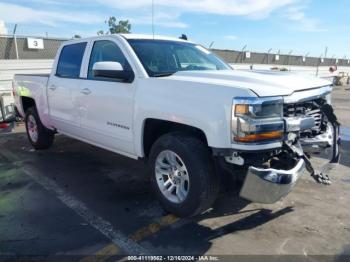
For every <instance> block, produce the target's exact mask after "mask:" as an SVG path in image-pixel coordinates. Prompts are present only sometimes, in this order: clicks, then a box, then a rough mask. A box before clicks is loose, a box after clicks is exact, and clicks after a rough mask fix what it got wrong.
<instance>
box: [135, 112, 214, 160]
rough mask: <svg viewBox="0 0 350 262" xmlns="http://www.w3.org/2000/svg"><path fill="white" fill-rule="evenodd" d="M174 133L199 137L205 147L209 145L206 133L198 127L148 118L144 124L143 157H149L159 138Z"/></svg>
mask: <svg viewBox="0 0 350 262" xmlns="http://www.w3.org/2000/svg"><path fill="white" fill-rule="evenodd" d="M172 132H183V133H187V134H189V135H192V136H194V137H197V138H198V139H199V140H200V141H202V142H203V143H204V144H205V145H208V140H207V136H206V134H205V132H204V131H203V130H202V129H200V128H198V127H194V126H191V125H187V124H183V123H178V122H174V121H169V120H163V119H156V118H147V119H145V121H144V124H143V132H142V141H141V147H142V153H143V156H144V157H146V158H147V157H148V156H149V153H150V150H151V148H152V145H153V144H154V142H155V141H156V140H157V139H158V138H159V137H161V136H162V135H165V134H168V133H172Z"/></svg>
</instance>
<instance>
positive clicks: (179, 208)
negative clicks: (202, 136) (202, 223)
mask: <svg viewBox="0 0 350 262" xmlns="http://www.w3.org/2000/svg"><path fill="white" fill-rule="evenodd" d="M150 166H151V169H152V172H151V182H152V186H153V189H154V191H155V193H156V195H157V196H158V199H159V200H160V202H161V204H162V205H163V207H164V208H165V209H166V210H167V211H169V212H171V213H174V214H175V215H178V216H181V217H187V216H192V215H196V214H199V213H202V212H203V211H205V210H207V209H208V208H209V207H210V206H211V205H212V204H213V202H214V201H215V199H216V197H217V194H218V192H219V180H218V177H217V176H216V174H215V170H214V165H213V160H212V158H211V155H210V150H209V149H208V147H207V146H206V145H205V144H204V143H203V142H201V141H200V140H199V139H197V138H196V137H192V136H191V135H186V134H181V133H170V134H166V135H163V136H162V137H160V138H159V139H158V140H157V141H156V142H155V143H154V145H153V146H152V149H151V153H150Z"/></svg>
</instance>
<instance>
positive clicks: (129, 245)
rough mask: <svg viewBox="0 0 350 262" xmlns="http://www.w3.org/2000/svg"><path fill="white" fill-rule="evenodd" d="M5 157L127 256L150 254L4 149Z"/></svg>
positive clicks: (50, 180)
mask: <svg viewBox="0 0 350 262" xmlns="http://www.w3.org/2000/svg"><path fill="white" fill-rule="evenodd" d="M2 154H3V156H5V157H6V158H8V159H9V160H10V161H11V162H13V163H14V164H15V165H16V166H17V167H18V168H19V169H20V170H22V171H23V172H24V173H25V174H26V175H28V176H29V177H30V178H32V179H33V180H34V181H35V182H36V183H38V184H39V185H41V186H42V187H43V188H45V189H46V190H47V191H49V192H52V193H54V194H55V196H56V197H57V198H58V199H59V200H60V201H61V202H62V203H63V204H64V205H66V206H67V207H68V208H70V209H71V210H73V211H74V212H75V213H76V214H78V215H79V216H80V217H82V218H83V219H84V220H85V221H86V222H87V223H88V224H89V225H90V226H92V227H94V228H95V229H96V230H98V231H99V232H100V233H102V234H103V235H104V236H106V237H107V238H108V239H110V240H111V241H112V242H113V244H115V245H117V246H118V247H120V248H121V249H123V250H124V251H125V252H126V253H127V254H132V255H136V254H139V255H140V254H143V255H147V254H148V253H149V252H148V251H147V250H145V249H144V248H143V247H141V246H140V245H139V244H137V243H136V242H134V241H132V240H131V239H129V238H128V237H127V236H125V235H124V234H123V233H122V232H120V231H119V230H116V229H115V228H114V227H113V225H112V224H111V223H110V222H108V221H107V220H105V219H103V218H102V217H100V216H98V215H97V214H96V213H94V212H93V211H92V210H90V209H89V208H88V207H87V206H86V205H85V204H84V203H83V202H82V201H80V200H78V199H76V198H75V197H74V196H72V195H71V194H69V193H68V192H67V191H66V190H64V189H63V188H62V187H60V186H59V185H57V183H56V182H55V181H54V180H52V179H50V178H48V177H46V176H44V175H41V173H40V172H36V170H32V169H31V168H30V167H26V166H24V165H23V162H17V161H18V158H17V157H16V156H15V155H13V154H12V153H11V152H10V151H8V150H6V149H4V150H2Z"/></svg>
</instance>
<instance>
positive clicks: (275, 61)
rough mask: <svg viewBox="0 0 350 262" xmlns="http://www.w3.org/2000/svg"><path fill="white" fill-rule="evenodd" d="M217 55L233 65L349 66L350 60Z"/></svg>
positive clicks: (235, 53) (227, 52)
mask: <svg viewBox="0 0 350 262" xmlns="http://www.w3.org/2000/svg"><path fill="white" fill-rule="evenodd" d="M211 51H213V52H214V53H215V54H217V55H218V56H220V57H221V58H223V59H224V60H225V61H226V62H227V63H231V64H251V65H254V64H269V65H276V66H278V65H284V66H286V65H294V66H333V65H336V64H337V65H338V66H349V67H350V61H349V60H348V59H336V58H319V57H303V56H297V55H285V54H271V53H270V54H268V53H256V52H241V51H234V50H220V49H212V50H211Z"/></svg>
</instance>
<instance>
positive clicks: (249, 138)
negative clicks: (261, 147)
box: [234, 131, 283, 143]
mask: <svg viewBox="0 0 350 262" xmlns="http://www.w3.org/2000/svg"><path fill="white" fill-rule="evenodd" d="M282 136H283V132H281V131H272V132H266V133H261V134H251V135H246V136H244V137H238V136H235V137H234V140H235V141H236V142H243V143H246V142H255V141H260V140H270V139H279V138H282Z"/></svg>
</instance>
